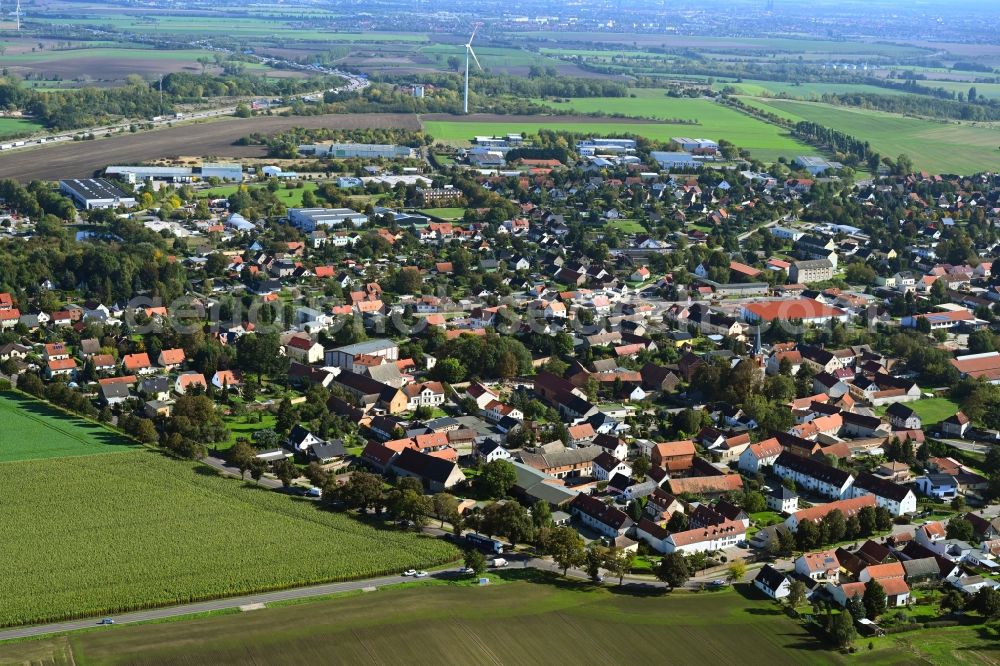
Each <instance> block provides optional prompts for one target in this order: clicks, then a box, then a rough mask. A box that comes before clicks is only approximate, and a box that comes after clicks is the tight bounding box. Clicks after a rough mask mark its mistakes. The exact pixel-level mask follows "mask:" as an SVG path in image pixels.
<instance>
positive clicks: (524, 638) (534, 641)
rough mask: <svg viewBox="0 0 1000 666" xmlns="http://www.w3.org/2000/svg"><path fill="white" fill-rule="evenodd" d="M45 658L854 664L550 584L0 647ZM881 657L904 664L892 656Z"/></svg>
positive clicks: (356, 600)
mask: <svg viewBox="0 0 1000 666" xmlns="http://www.w3.org/2000/svg"><path fill="white" fill-rule="evenodd" d="M518 573H520V572H517V571H512V572H507V573H505V574H502V576H503V577H504V578H514V577H515V575H516V574H518ZM982 643H984V641H975V642H974V644H975V645H980V644H982ZM414 646H419V648H418V651H416V652H415V647H414ZM67 653H69V654H68V656H69V657H70V658H69V659H65V656H67ZM53 654H62V655H64V662H63V663H74V662H76V663H88V664H114V663H145V664H182V663H188V664H190V663H200V664H229V663H251V662H252V663H277V662H281V663H297V664H308V663H323V664H361V663H376V664H392V663H420V664H484V663H490V664H525V665H533V664H553V665H562V664H580V663H596V662H601V663H607V664H624V663H647V664H650V663H664V662H665V660H669V662H670V663H678V664H708V663H755V664H756V663H762V664H767V663H772V664H846V663H850V662H853V659H851V660H848V659H847V658H846V657H842V656H840V655H838V654H836V653H834V652H830V651H827V650H826V649H825V648H824V646H823V645H822V644H821V643H819V642H818V641H817V639H816V638H814V637H813V636H812V635H810V634H809V633H807V632H806V631H805V630H804V629H803V628H802V627H801V626H800V625H799V624H798V623H796V622H795V621H793V620H791V619H790V618H788V617H787V616H786V615H785V614H784V613H783V612H782V611H781V610H779V609H778V608H777V607H776V606H774V605H773V604H771V603H770V602H767V601H764V600H757V599H752V600H751V599H747V598H745V597H744V596H742V594H741V593H739V592H736V591H732V590H727V591H723V592H717V593H703V594H684V593H678V594H674V595H657V596H637V595H633V594H628V593H617V592H616V591H613V590H611V589H602V590H592V589H590V588H589V587H587V586H583V585H577V584H572V583H564V582H559V581H552V582H543V583H535V582H506V583H503V584H499V585H491V586H488V587H482V588H477V587H461V586H447V585H432V586H421V587H409V588H403V589H388V590H381V591H378V592H370V593H367V594H353V595H347V596H344V597H339V598H337V597H335V598H331V599H327V600H323V601H316V602H311V603H307V604H295V605H290V606H279V607H276V608H269V609H265V610H259V611H255V612H253V613H240V614H229V615H219V616H213V617H204V618H200V619H195V620H190V621H183V622H170V623H166V624H147V625H133V626H127V625H123V626H119V627H113V628H111V629H109V630H102V631H93V632H85V633H78V634H70V635H69V636H67V637H53V638H46V639H42V640H38V641H33V642H31V643H15V644H8V645H4V646H0V661H6V660H13V659H17V660H19V661H25V662H29V661H30V662H33V663H40V662H43V661H44V660H45V659H46V656H47V655H53ZM748 655H752V657H748ZM878 655H879V657H881V663H914V661H913V654H912V653H907V652H904V651H902V650H896V649H895V648H893V647H886V648H884V649H882V650H880V651H879V653H878ZM865 657H867V655H862V658H865Z"/></svg>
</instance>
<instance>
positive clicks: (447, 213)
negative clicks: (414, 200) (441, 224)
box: [419, 208, 465, 222]
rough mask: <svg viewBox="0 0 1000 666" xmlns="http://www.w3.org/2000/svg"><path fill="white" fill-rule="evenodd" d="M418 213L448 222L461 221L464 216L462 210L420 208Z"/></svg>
mask: <svg viewBox="0 0 1000 666" xmlns="http://www.w3.org/2000/svg"><path fill="white" fill-rule="evenodd" d="M419 212H421V213H423V214H424V215H427V216H428V217H434V218H437V219H439V220H446V221H448V222H452V221H455V220H461V219H462V218H463V217H464V216H465V209H464V208H422V209H420V211H419Z"/></svg>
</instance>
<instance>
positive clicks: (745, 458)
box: [739, 437, 782, 474]
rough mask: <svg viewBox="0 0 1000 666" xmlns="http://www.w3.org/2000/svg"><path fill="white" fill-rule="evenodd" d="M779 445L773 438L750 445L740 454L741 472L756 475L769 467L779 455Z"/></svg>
mask: <svg viewBox="0 0 1000 666" xmlns="http://www.w3.org/2000/svg"><path fill="white" fill-rule="evenodd" d="M781 451H782V448H781V444H780V443H779V442H778V440H777V439H775V438H774V437H772V438H770V439H765V440H763V441H761V442H757V443H756V444H751V445H750V446H748V447H747V448H745V449H744V450H743V453H741V454H740V460H739V468H740V471H741V472H746V473H748V474H756V473H757V472H759V471H760V470H761V468H763V467H770V466H771V465H773V464H774V461H775V460H777V459H778V456H780V455H781Z"/></svg>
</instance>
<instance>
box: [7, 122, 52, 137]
mask: <svg viewBox="0 0 1000 666" xmlns="http://www.w3.org/2000/svg"><path fill="white" fill-rule="evenodd" d="M40 129H42V126H41V125H40V124H39V123H36V122H35V121H33V120H27V119H24V118H0V138H2V137H8V136H24V135H25V134H31V133H32V132H37V131H38V130H40Z"/></svg>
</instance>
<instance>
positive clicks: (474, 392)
mask: <svg viewBox="0 0 1000 666" xmlns="http://www.w3.org/2000/svg"><path fill="white" fill-rule="evenodd" d="M465 392H466V393H467V394H468V395H469V397H471V398H472V399H473V400H475V401H476V405H477V406H478V407H479V409H486V407H487V406H488V405H489V404H490V403H491V402H494V401H498V400H500V396H499V395H497V394H496V393H495V392H493V391H491V390H490V389H488V388H486V387H485V386H483V385H482V384H480V383H479V382H472V383H471V384H469V388H467V389H465Z"/></svg>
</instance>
